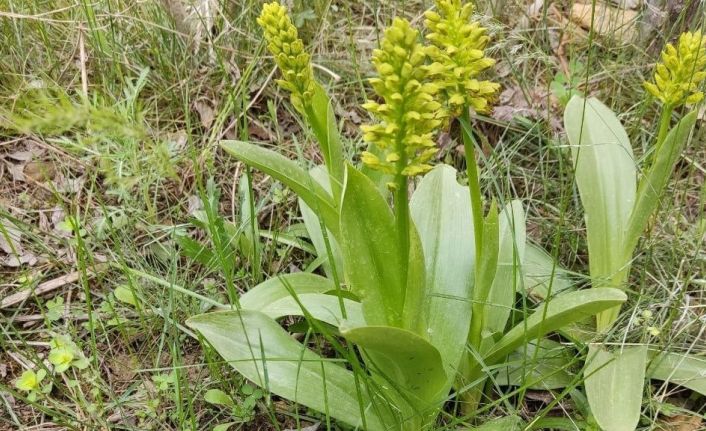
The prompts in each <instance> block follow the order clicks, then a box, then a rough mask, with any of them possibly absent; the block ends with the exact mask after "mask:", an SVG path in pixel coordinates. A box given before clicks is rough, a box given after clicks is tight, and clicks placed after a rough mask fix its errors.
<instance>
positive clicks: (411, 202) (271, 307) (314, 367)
mask: <svg viewBox="0 0 706 431" xmlns="http://www.w3.org/2000/svg"><path fill="white" fill-rule="evenodd" d="M472 12H473V7H472V6H471V5H469V4H466V5H464V4H462V2H461V1H460V0H438V1H437V2H436V11H434V12H429V13H427V15H426V22H425V24H426V29H427V33H426V40H427V41H428V42H429V44H428V45H424V44H423V42H422V41H423V38H422V35H421V34H420V32H419V31H418V30H417V29H415V28H414V27H413V26H412V25H411V24H410V23H409V22H408V21H407V20H405V19H402V18H395V19H394V20H393V21H392V23H391V24H390V26H389V28H387V30H386V31H385V33H384V37H383V38H382V40H381V42H380V47H379V49H377V50H375V51H374V53H373V58H372V64H373V65H374V67H375V71H376V76H375V77H374V78H372V79H371V80H370V85H371V87H372V89H373V90H374V93H375V96H374V98H372V101H370V102H368V103H366V104H365V105H364V108H365V109H367V110H368V111H369V112H370V113H371V114H372V116H373V118H374V120H375V121H374V122H372V123H371V124H368V125H366V126H364V127H363V128H362V132H363V138H364V140H365V141H366V142H367V143H368V148H367V150H366V151H364V152H363V153H362V154H361V160H362V164H363V165H362V167H356V166H354V165H353V164H352V163H350V162H346V161H345V160H344V157H343V153H344V152H343V149H342V139H341V138H340V135H339V132H338V130H337V127H336V121H335V118H334V114H333V109H332V107H331V102H330V100H329V98H328V96H327V94H326V92H325V90H324V89H323V87H322V86H321V85H320V84H319V83H318V82H317V81H316V80H315V78H314V75H313V71H312V67H311V58H310V55H309V54H308V53H307V52H306V51H305V49H304V44H303V42H302V41H301V39H300V38H299V36H298V33H297V30H296V28H295V26H294V25H293V24H292V21H291V20H290V18H289V16H288V14H287V11H286V9H285V8H284V7H283V6H282V5H280V4H278V3H269V4H266V5H264V7H263V11H262V14H261V16H260V19H259V21H258V22H259V23H260V25H261V26H262V28H263V30H264V35H265V38H266V40H267V46H268V49H269V51H270V52H271V54H272V55H273V57H274V60H275V62H276V63H277V65H278V67H279V68H280V70H281V74H282V79H281V80H280V81H279V84H280V86H281V88H283V89H285V90H286V91H288V92H289V93H290V94H291V99H292V104H293V106H294V107H295V109H296V110H297V111H298V112H299V114H301V115H302V118H303V119H304V120H305V123H306V124H308V126H309V127H310V128H311V130H312V132H313V134H314V136H315V137H316V138H317V141H318V144H319V148H320V150H321V153H322V154H323V159H324V162H325V163H324V165H323V166H316V167H314V168H313V169H311V170H308V171H307V170H305V169H304V168H302V167H301V166H300V165H299V164H298V163H297V162H295V161H292V160H289V159H287V158H285V157H284V156H282V155H280V154H278V153H276V152H274V151H272V150H269V149H266V148H263V147H261V146H259V145H256V144H253V143H249V142H242V141H224V142H223V143H222V146H223V148H224V149H225V150H226V151H227V152H229V153H230V154H232V155H233V156H234V157H236V158H238V159H239V160H241V161H243V162H244V163H246V164H247V165H249V166H251V167H253V168H256V169H259V170H261V171H263V172H264V173H266V174H268V175H270V176H272V177H273V178H275V179H277V180H279V181H281V182H282V183H284V184H285V185H287V186H288V187H289V188H290V189H291V190H292V191H293V192H295V193H296V194H297V195H298V197H299V199H300V207H301V210H302V216H303V218H304V222H305V225H306V228H307V230H308V231H309V236H310V238H311V240H312V243H313V245H314V247H315V248H316V251H317V253H318V254H319V257H320V258H321V257H323V260H324V261H325V265H324V272H325V274H326V276H325V277H324V276H320V275H315V274H312V273H292V274H283V275H279V276H277V277H275V278H272V279H270V280H267V281H265V282H264V283H262V284H260V285H258V286H256V287H254V288H253V289H250V290H249V291H248V292H247V293H246V294H244V295H243V296H242V297H240V298H239V301H238V303H237V304H233V306H232V308H233V309H231V310H227V311H218V312H212V313H207V314H203V315H199V316H195V317H193V318H191V319H189V321H188V322H187V323H188V325H189V326H190V327H192V328H194V329H196V330H197V331H198V332H199V333H200V334H201V335H202V336H203V338H204V339H205V340H206V341H207V342H208V343H209V344H210V345H211V346H212V347H213V348H214V349H215V350H216V351H217V352H218V353H219V354H220V355H221V356H223V358H224V359H225V360H226V361H227V362H228V363H229V364H230V365H231V366H232V367H233V368H235V369H236V370H237V371H238V372H239V373H241V374H242V375H243V376H245V377H246V378H247V379H249V380H251V381H252V382H253V383H255V384H257V385H259V386H260V387H262V388H264V389H266V390H267V391H268V392H270V393H273V394H276V395H279V396H282V397H284V398H287V399H289V400H292V401H294V402H296V403H300V404H303V405H305V406H307V407H309V408H311V409H314V410H317V411H319V412H321V413H323V414H324V415H325V416H326V417H327V418H329V417H331V418H335V419H337V420H339V421H341V422H344V423H347V424H349V425H352V426H355V427H358V428H360V429H366V430H387V429H400V430H415V431H416V430H420V429H427V428H428V427H429V426H430V425H432V424H434V422H435V420H436V417H437V415H438V413H439V412H440V411H441V407H442V406H443V404H444V403H445V402H446V401H447V400H449V399H450V398H452V397H453V394H452V393H451V391H452V388H455V389H456V392H458V393H459V394H463V393H467V392H468V393H471V394H472V396H471V400H470V401H471V402H469V403H468V404H469V405H471V406H475V405H476V404H477V402H478V397H477V393H478V390H479V388H481V387H482V383H483V382H484V381H485V375H484V373H485V370H486V367H487V366H488V365H493V364H496V363H499V362H502V361H503V360H504V359H505V357H506V356H507V355H508V354H510V353H511V352H512V351H513V350H515V349H516V348H518V347H520V346H522V345H525V344H526V343H528V342H530V341H531V340H534V339H537V338H540V337H542V336H543V335H545V334H547V333H550V332H552V331H555V330H557V329H560V328H562V327H564V326H567V325H569V324H571V323H572V322H575V321H577V320H580V319H584V318H587V317H590V316H592V315H595V314H596V313H599V312H602V311H604V310H608V309H611V308H614V307H616V306H619V305H620V304H621V303H622V302H623V301H624V300H625V299H626V297H625V294H624V293H622V292H621V291H620V290H618V289H594V290H589V291H577V292H570V293H567V294H565V295H562V296H561V297H558V298H556V299H554V300H549V299H548V300H547V301H545V303H544V304H542V306H541V307H540V308H539V309H537V310H527V311H523V314H525V319H524V320H523V321H521V322H520V323H517V324H515V325H514V326H513V327H511V328H509V329H508V328H507V325H508V322H509V316H510V312H511V304H512V303H513V301H514V297H515V290H514V289H513V285H514V281H515V277H516V274H518V265H519V261H520V259H519V257H518V256H519V254H521V252H520V253H519V254H518V251H520V250H522V249H523V248H524V242H525V238H524V215H523V211H522V206H521V204H520V203H519V202H512V203H511V204H509V205H507V206H506V207H505V208H504V209H502V211H500V210H499V209H498V205H497V204H496V203H495V202H494V201H493V202H491V203H490V204H489V205H487V207H488V208H487V211H484V206H485V205H484V203H483V199H482V195H481V189H480V185H479V176H478V165H477V162H476V160H475V153H476V152H475V139H474V131H473V127H472V124H471V117H470V115H469V110H471V109H473V110H475V111H476V112H482V111H484V110H487V109H489V107H490V104H491V103H492V101H493V100H494V97H495V95H496V93H497V91H498V88H499V86H498V84H496V83H493V82H490V81H484V80H480V79H479V76H480V74H481V73H482V72H484V71H485V70H487V69H488V68H490V67H491V66H492V65H493V63H494V62H493V60H491V59H489V58H487V57H486V56H485V53H484V48H485V46H486V44H487V43H488V36H487V35H486V30H485V29H484V28H483V27H482V26H481V25H480V24H479V23H478V22H476V21H474V20H473V19H472V16H471V15H472ZM454 121H458V122H459V124H460V125H461V130H462V135H463V136H462V137H463V141H464V145H465V147H466V159H467V171H468V172H467V174H468V186H462V185H460V184H459V183H458V181H457V172H456V171H455V169H454V168H453V167H451V166H447V165H438V166H435V167H434V166H433V161H434V156H435V155H436V153H437V151H438V150H437V148H436V145H435V136H436V133H437V132H438V131H439V130H440V129H441V128H444V127H448V126H449V125H451V124H452V123H453V122H454ZM390 197H391V198H390ZM287 316H299V317H300V318H303V319H305V320H306V321H307V322H308V323H309V329H308V330H307V331H306V337H307V338H305V340H306V339H309V337H310V336H311V334H313V333H318V334H320V335H321V336H323V337H324V338H325V339H326V340H327V341H328V342H329V344H330V345H331V346H332V347H333V348H334V349H335V350H336V352H337V353H338V356H337V357H323V356H321V355H319V354H317V353H316V352H314V351H313V350H311V349H309V348H307V346H306V343H301V342H299V341H297V340H295V339H294V338H293V337H291V335H290V333H289V331H287V330H285V329H283V328H282V326H280V323H279V322H278V319H281V318H283V317H287ZM341 360H343V361H344V362H345V366H341V365H340V364H338V363H337V362H338V361H341ZM466 410H467V411H468V409H466Z"/></svg>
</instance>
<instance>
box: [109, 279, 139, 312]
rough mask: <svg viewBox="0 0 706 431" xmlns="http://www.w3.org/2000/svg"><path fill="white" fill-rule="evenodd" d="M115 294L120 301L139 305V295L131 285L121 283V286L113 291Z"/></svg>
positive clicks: (135, 305)
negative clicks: (136, 294)
mask: <svg viewBox="0 0 706 431" xmlns="http://www.w3.org/2000/svg"><path fill="white" fill-rule="evenodd" d="M113 295H115V299H117V300H118V301H120V302H124V303H125V304H129V305H132V306H133V307H137V303H138V299H137V296H135V292H134V291H133V288H132V287H130V286H129V285H125V284H121V285H120V286H118V287H116V288H115V290H114V291H113Z"/></svg>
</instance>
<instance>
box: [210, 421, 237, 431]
mask: <svg viewBox="0 0 706 431" xmlns="http://www.w3.org/2000/svg"><path fill="white" fill-rule="evenodd" d="M237 423H238V422H225V423H222V424H218V425H216V426H215V427H213V431H228V430H229V429H230V427H232V426H233V425H235V424H237Z"/></svg>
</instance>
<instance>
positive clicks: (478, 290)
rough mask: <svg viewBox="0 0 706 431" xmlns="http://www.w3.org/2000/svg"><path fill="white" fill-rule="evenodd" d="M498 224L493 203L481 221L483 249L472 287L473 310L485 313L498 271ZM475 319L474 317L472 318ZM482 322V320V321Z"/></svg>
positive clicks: (496, 211) (495, 207) (495, 206)
mask: <svg viewBox="0 0 706 431" xmlns="http://www.w3.org/2000/svg"><path fill="white" fill-rule="evenodd" d="M499 229H500V224H499V217H498V207H497V204H496V203H495V201H493V202H492V203H491V205H490V209H489V210H488V215H487V216H486V217H485V219H484V220H483V248H482V250H481V252H482V253H481V256H479V258H478V259H476V260H477V264H478V268H477V270H476V280H475V285H474V286H473V307H474V308H473V309H474V311H475V310H476V308H478V309H480V310H482V311H481V314H482V315H483V316H484V315H485V313H486V311H487V310H486V308H487V302H488V298H489V295H490V289H491V288H492V286H493V280H494V279H495V274H496V271H497V269H498V250H499V248H500V231H499ZM473 318H474V319H475V317H473ZM483 320H484V319H483Z"/></svg>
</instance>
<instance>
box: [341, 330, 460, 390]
mask: <svg viewBox="0 0 706 431" xmlns="http://www.w3.org/2000/svg"><path fill="white" fill-rule="evenodd" d="M341 334H342V335H343V336H344V337H345V338H346V339H347V340H349V341H351V342H353V343H355V344H356V345H358V347H360V348H362V349H363V350H364V351H365V352H366V353H367V354H368V355H369V356H370V357H371V358H372V361H373V362H374V363H373V364H371V368H372V369H379V370H380V371H382V372H383V373H384V374H385V376H386V377H387V378H389V379H390V380H391V381H392V382H393V383H395V384H397V385H399V388H397V389H402V390H404V392H408V393H404V392H403V395H407V396H409V395H412V396H414V398H415V399H416V400H418V401H419V402H422V404H427V403H435V402H438V401H439V400H440V399H442V398H443V397H444V396H445V395H446V394H442V393H441V391H442V390H443V389H444V388H445V387H446V380H447V377H446V372H445V371H444V366H443V362H442V361H441V355H440V354H439V351H438V350H437V349H436V348H435V347H434V346H432V345H431V344H430V343H429V342H428V341H426V340H425V339H424V338H422V337H420V336H419V335H417V334H415V333H413V332H410V331H408V330H406V329H401V328H393V327H389V326H361V327H354V328H344V327H342V328H341Z"/></svg>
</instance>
